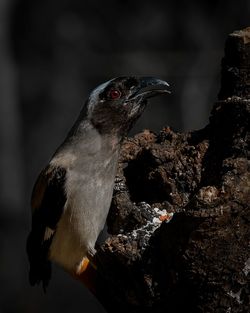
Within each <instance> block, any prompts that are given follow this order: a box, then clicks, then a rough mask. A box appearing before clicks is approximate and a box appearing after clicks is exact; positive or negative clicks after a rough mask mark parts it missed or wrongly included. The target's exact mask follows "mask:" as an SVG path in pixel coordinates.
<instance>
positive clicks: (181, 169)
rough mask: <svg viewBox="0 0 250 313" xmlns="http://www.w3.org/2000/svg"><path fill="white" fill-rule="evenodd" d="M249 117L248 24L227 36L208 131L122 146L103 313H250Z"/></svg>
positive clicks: (144, 137)
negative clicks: (219, 82)
mask: <svg viewBox="0 0 250 313" xmlns="http://www.w3.org/2000/svg"><path fill="white" fill-rule="evenodd" d="M249 122H250V28H247V29H244V30H242V31H237V32H234V33H232V34H230V35H229V37H228V39H227V41H226V48H225V57H224V58H223V60H222V85H221V90H220V93H219V100H218V102H216V103H215V105H214V107H213V109H212V112H211V116H210V122H209V124H208V125H207V126H206V127H205V128H204V129H201V130H198V131H191V132H187V133H176V132H174V131H173V130H171V129H170V128H169V127H166V128H164V129H163V130H162V131H161V132H160V133H159V134H154V133H153V132H151V131H144V132H142V133H140V134H138V135H136V136H135V137H134V138H128V139H127V140H126V141H125V142H124V144H123V147H122V152H121V156H120V162H119V168H118V173H117V178H116V183H115V189H114V195H113V201H112V205H111V210H110V213H109V217H108V232H109V234H110V236H109V237H108V238H107V240H106V241H105V242H104V243H103V244H102V245H101V246H99V247H98V253H97V255H98V280H97V287H98V289H97V297H98V299H99V300H100V301H101V302H102V304H103V305H104V307H105V308H106V310H107V312H109V313H110V312H126V313H139V312H156V313H161V312H168V313H174V312H175V313H177V312H192V313H196V312H206V313H208V312H225V313H238V312H250V284H249V278H250V209H249V202H250V174H249V161H248V157H249V142H250V136H249V125H250V123H249Z"/></svg>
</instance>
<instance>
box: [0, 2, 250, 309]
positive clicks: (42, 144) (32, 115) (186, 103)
mask: <svg viewBox="0 0 250 313" xmlns="http://www.w3.org/2000/svg"><path fill="white" fill-rule="evenodd" d="M246 26H250V1H247V0H246V1H237V2H236V1H234V0H227V1H207V2H204V1H186V2H184V1H183V2H180V1H145V0H144V1H139V0H138V1H132V0H127V1H125V0H124V1H118V0H106V1H97V0H88V1H87V0H84V1H83V0H0V68H1V70H0V147H1V155H0V171H1V174H0V187H1V189H0V190H1V192H0V205H1V210H0V288H1V289H0V313H2V312H4V313H10V312H13V313H14V312H25V313H26V312H37V313H40V312H48V313H49V312H61V313H64V312H89V313H93V312H104V310H103V309H102V307H101V305H100V304H98V303H97V301H95V299H94V298H93V296H91V295H90V294H89V293H88V291H86V290H85V288H84V287H83V286H82V285H80V284H79V283H78V282H75V281H73V279H72V278H71V277H69V276H68V275H67V274H65V273H64V272H63V271H61V270H60V269H58V268H56V266H54V271H53V279H52V281H51V284H50V286H49V289H48V292H47V294H46V295H44V294H43V292H42V289H41V288H39V287H34V288H31V287H30V286H29V284H28V278H27V273H28V262H27V257H26V254H25V240H26V236H27V234H28V231H29V228H30V220H31V216H30V207H29V201H30V193H31V190H32V186H33V183H34V180H35V179H36V177H37V175H38V173H39V171H40V170H41V168H42V167H43V166H44V165H45V164H46V162H47V161H48V159H49V158H50V156H51V154H52V153H53V152H54V151H55V149H56V147H57V146H58V145H59V144H60V143H61V141H62V140H63V139H64V137H65V135H66V133H67V131H68V130H69V128H70V127H71V126H72V124H73V122H74V120H75V119H76V117H77V115H78V113H79V111H80V109H81V106H82V104H83V103H84V101H85V99H86V97H87V95H88V94H89V92H90V91H91V90H92V89H93V88H94V87H96V86H97V85H98V84H100V83H102V82H104V81H106V80H108V79H110V78H112V77H115V76H120V75H150V76H156V77H159V78H162V79H165V80H167V81H168V82H169V83H170V85H171V89H172V94H171V95H170V96H168V97H161V98H158V99H154V100H153V101H151V102H153V103H151V105H149V106H148V108H147V110H146V112H145V113H144V115H143V117H142V118H141V120H140V121H139V122H138V123H137V125H136V127H135V129H134V130H133V134H134V133H136V132H139V131H140V130H142V129H144V128H149V129H151V130H154V131H159V130H160V129H161V128H162V127H163V126H167V125H170V126H171V127H172V128H174V129H175V130H177V131H186V130H191V129H197V128H201V127H204V126H205V125H206V124H207V122H208V117H209V111H210V109H211V107H212V105H213V103H214V101H215V100H216V97H217V93H218V91H219V88H220V62H221V58H222V56H223V48H224V42H225V39H226V37H227V35H228V34H229V33H230V32H232V31H234V30H239V29H241V28H244V27H246Z"/></svg>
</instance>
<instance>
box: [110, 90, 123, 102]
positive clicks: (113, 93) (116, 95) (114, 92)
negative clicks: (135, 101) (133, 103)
mask: <svg viewBox="0 0 250 313" xmlns="http://www.w3.org/2000/svg"><path fill="white" fill-rule="evenodd" d="M108 96H109V98H111V99H112V100H115V99H119V98H120V97H121V92H120V90H118V89H111V90H110V91H109V94H108Z"/></svg>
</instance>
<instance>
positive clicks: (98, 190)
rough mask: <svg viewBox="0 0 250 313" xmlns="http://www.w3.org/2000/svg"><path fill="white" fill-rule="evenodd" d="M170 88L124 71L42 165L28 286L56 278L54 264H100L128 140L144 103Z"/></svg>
mask: <svg viewBox="0 0 250 313" xmlns="http://www.w3.org/2000/svg"><path fill="white" fill-rule="evenodd" d="M164 93H170V90H169V84H168V83H167V82H166V81H163V80H161V79H157V78H154V77H137V76H122V77H116V78H113V79H111V80H109V81H107V82H105V83H103V84H101V85H99V86H98V87H96V88H95V89H94V90H93V91H92V92H91V93H90V95H89V97H88V98H87V101H86V102H85V104H84V105H83V107H82V110H81V112H80V114H79V117H78V118H77V120H76V122H75V123H74V125H73V127H72V128H71V130H70V131H69V133H68V135H67V136H66V139H65V140H64V142H63V143H62V144H61V145H60V146H59V147H58V148H57V149H56V151H55V153H54V155H53V156H52V158H51V159H50V161H49V163H48V164H47V165H46V166H45V167H44V168H43V169H42V171H41V173H40V175H39V176H38V178H37V180H36V183H35V185H34V187H33V191H32V196H31V208H32V225H31V231H30V233H29V235H28V238H27V244H26V250H27V254H28V259H29V265H30V267H29V281H30V284H31V285H35V284H40V283H42V286H43V289H44V291H46V288H47V286H48V284H49V281H50V279H51V262H53V263H56V264H57V265H59V266H61V267H62V268H63V269H64V270H65V271H67V272H69V273H70V274H72V275H73V276H76V277H77V276H80V275H81V274H83V273H84V272H86V273H87V269H88V268H89V267H91V268H93V269H96V264H95V263H96V262H95V255H96V248H95V244H96V241H97V238H98V236H99V234H100V233H101V231H102V229H103V228H104V225H105V222H106V218H107V215H108V212H109V208H110V205H111V200H112V194H113V187H114V181H115V176H116V170H117V166H118V158H119V151H120V148H121V144H122V141H123V139H124V138H125V137H126V136H127V135H128V132H129V130H130V129H131V128H132V127H133V125H134V123H135V122H136V120H137V119H138V118H139V117H140V116H141V114H142V112H143V111H144V109H145V107H146V105H147V102H148V101H147V100H148V99H149V98H151V97H154V96H156V95H160V94H164Z"/></svg>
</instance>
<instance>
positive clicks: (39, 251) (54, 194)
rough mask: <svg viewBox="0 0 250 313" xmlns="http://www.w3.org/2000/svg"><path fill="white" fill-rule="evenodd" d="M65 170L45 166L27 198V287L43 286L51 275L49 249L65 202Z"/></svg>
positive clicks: (45, 285)
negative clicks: (29, 218)
mask: <svg viewBox="0 0 250 313" xmlns="http://www.w3.org/2000/svg"><path fill="white" fill-rule="evenodd" d="M65 179H66V169H65V168H63V167H54V166H52V165H48V166H47V167H46V168H45V169H44V170H43V171H42V172H41V174H40V175H39V177H38V179H37V181H36V183H35V186H34V189H33V193H32V198H31V207H32V229H31V232H30V234H29V236H28V239H27V253H28V257H29V262H30V272H29V280H30V283H31V285H34V284H36V283H37V284H39V283H40V281H42V283H43V287H44V289H45V288H46V287H47V285H48V282H49V280H50V276H51V264H50V261H49V260H48V252H49V248H50V245H51V242H52V239H53V236H54V233H55V230H56V225H57V223H58V221H59V219H60V217H61V215H62V213H63V209H64V205H65V202H66V200H67V199H66V193H65Z"/></svg>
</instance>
